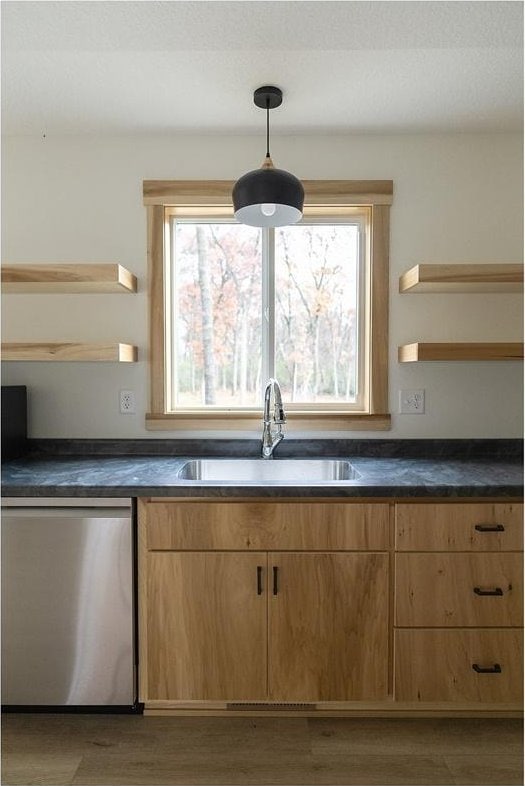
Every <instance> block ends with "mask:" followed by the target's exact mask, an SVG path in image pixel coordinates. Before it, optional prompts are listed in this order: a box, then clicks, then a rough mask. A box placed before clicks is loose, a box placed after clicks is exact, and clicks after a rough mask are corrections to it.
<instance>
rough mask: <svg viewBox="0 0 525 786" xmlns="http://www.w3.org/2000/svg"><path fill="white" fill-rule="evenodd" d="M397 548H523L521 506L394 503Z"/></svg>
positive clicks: (485, 503) (468, 549)
mask: <svg viewBox="0 0 525 786" xmlns="http://www.w3.org/2000/svg"><path fill="white" fill-rule="evenodd" d="M395 532H396V535H395V537H396V545H395V547H396V549H397V550H398V551H513V550H516V551H517V550H520V549H522V548H523V505H522V504H520V503H517V502H511V503H505V504H500V503H490V502H481V503H472V502H466V503H450V504H447V503H429V502H428V503H426V504H405V503H401V504H398V505H396V527H395Z"/></svg>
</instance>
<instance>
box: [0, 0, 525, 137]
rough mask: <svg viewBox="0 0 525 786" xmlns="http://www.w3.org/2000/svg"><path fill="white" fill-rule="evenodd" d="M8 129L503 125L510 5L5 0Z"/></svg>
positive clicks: (517, 73) (514, 23)
mask: <svg viewBox="0 0 525 786" xmlns="http://www.w3.org/2000/svg"><path fill="white" fill-rule="evenodd" d="M1 13H2V61H3V62H2V66H3V68H2V124H3V130H4V132H5V133H8V134H44V133H45V134H48V135H49V134H91V133H102V134H104V133H106V134H107V133H113V134H120V133H126V134H127V133H159V132H162V133H168V132H187V133H229V134H231V133H232V132H237V133H252V132H257V133H260V132H261V128H262V127H264V114H263V113H262V112H261V110H259V109H257V108H256V107H255V106H254V105H253V101H252V94H253V90H254V89H255V88H256V87H259V86H260V85H263V84H275V85H277V86H279V87H281V88H282V89H283V91H284V103H283V106H282V107H281V108H279V109H276V110H274V111H273V112H272V130H273V133H363V132H366V133H407V132H442V131H463V132H467V131H474V132H480V131H510V130H518V129H520V128H521V126H522V97H523V86H522V76H523V5H522V3H521V2H514V1H513V2H500V1H499V0H495V2H485V1H483V2H477V1H475V2H470V1H467V0H454V1H453V2H448V1H447V0H443V1H442V0H437V1H434V0H422V1H421V2H419V1H418V0H413V1H409V2H404V0H387V1H386V2H383V1H382V0H377V1H375V2H368V1H367V0H357V1H356V0H336V1H335V2H334V1H332V0H321V1H320V2H319V1H318V0H292V1H291V2H289V1H288V0H277V1H274V0H271V1H269V0H235V1H234V2H222V0H193V2H186V1H185V0H168V1H164V2H157V0H139V1H135V2H128V0H121V1H120V2H117V1H116V0H114V1H110V2H108V1H107V0H95V1H90V2H84V0H60V1H59V2H48V1H47V0H43V1H37V2H33V1H32V0H29V1H28V2H27V1H25V0H3V2H2V3H1Z"/></svg>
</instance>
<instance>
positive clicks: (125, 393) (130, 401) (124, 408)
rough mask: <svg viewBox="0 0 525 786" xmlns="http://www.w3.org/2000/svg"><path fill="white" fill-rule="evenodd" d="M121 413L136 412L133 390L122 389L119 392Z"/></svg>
mask: <svg viewBox="0 0 525 786" xmlns="http://www.w3.org/2000/svg"><path fill="white" fill-rule="evenodd" d="M119 401H120V414H121V415H134V414H135V393H134V391H133V390H121V391H120V394H119Z"/></svg>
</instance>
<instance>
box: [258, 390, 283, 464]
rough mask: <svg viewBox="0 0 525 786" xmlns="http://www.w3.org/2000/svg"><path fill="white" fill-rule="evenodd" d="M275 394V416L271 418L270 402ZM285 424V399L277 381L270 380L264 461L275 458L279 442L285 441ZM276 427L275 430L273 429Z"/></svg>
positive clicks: (266, 396) (263, 438)
mask: <svg viewBox="0 0 525 786" xmlns="http://www.w3.org/2000/svg"><path fill="white" fill-rule="evenodd" d="M272 392H273V416H272V417H270V401H271V398H272ZM283 423H286V415H285V414H284V409H283V399H282V396H281V388H280V387H279V383H278V382H277V380H276V379H273V378H272V379H269V380H268V382H267V383H266V388H265V389H264V415H263V433H262V450H261V455H262V457H263V459H270V458H273V452H274V450H275V448H276V447H277V445H278V444H279V442H282V441H283V439H284V433H283ZM273 427H275V428H273Z"/></svg>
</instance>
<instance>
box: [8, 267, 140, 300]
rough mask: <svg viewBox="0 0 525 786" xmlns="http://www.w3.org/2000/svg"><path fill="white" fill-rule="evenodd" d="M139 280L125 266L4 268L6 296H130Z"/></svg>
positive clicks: (135, 289)
mask: <svg viewBox="0 0 525 786" xmlns="http://www.w3.org/2000/svg"><path fill="white" fill-rule="evenodd" d="M136 291H137V277H136V276H135V275H133V273H130V271H129V270H127V269H126V268H125V267H123V266H122V265H119V264H117V263H107V264H56V265H55V264H38V265H10V264H6V265H3V266H2V292H4V293H6V294H53V293H57V294H61V293H64V294H65V293H70V294H112V293H120V294H131V293H134V292H136Z"/></svg>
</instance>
